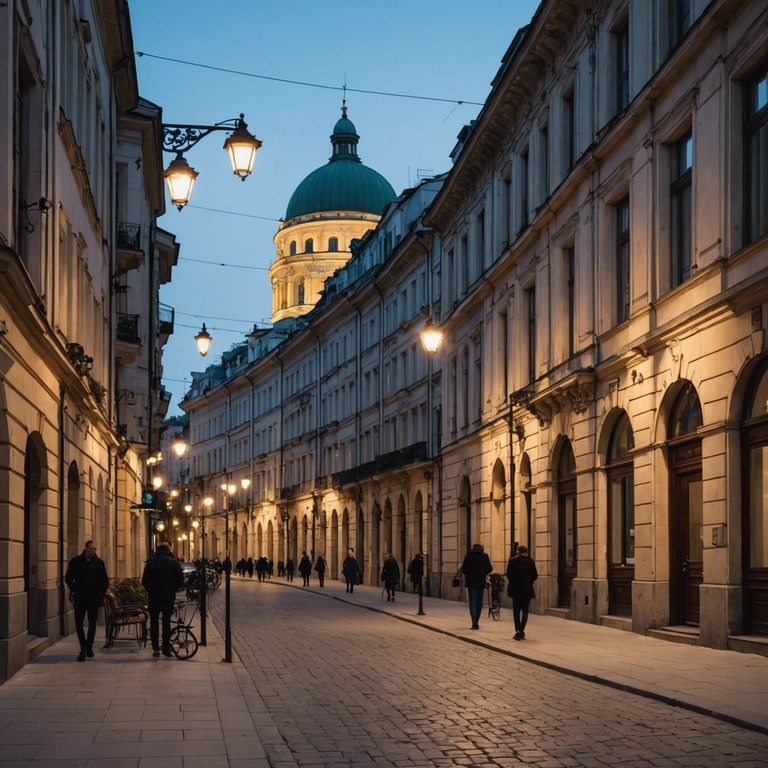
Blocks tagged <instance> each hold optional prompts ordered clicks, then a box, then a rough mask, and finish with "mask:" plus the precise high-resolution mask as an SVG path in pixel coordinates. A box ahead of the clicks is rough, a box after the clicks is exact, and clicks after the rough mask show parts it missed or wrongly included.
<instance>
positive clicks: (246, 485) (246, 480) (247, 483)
mask: <svg viewBox="0 0 768 768" xmlns="http://www.w3.org/2000/svg"><path fill="white" fill-rule="evenodd" d="M240 485H241V486H242V488H243V490H244V491H247V490H248V488H249V487H250V485H251V478H250V477H244V478H243V479H242V480H241V481H240Z"/></svg>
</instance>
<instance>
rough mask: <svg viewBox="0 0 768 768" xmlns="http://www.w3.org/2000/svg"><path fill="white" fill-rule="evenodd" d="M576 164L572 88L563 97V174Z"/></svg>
mask: <svg viewBox="0 0 768 768" xmlns="http://www.w3.org/2000/svg"><path fill="white" fill-rule="evenodd" d="M575 162H576V113H575V104H574V100H573V87H571V88H570V90H568V92H567V93H566V94H565V95H564V96H563V164H564V167H565V172H566V173H567V172H568V171H570V170H571V168H573V166H574V163H575Z"/></svg>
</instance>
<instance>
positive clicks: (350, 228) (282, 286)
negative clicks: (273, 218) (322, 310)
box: [269, 99, 396, 324]
mask: <svg viewBox="0 0 768 768" xmlns="http://www.w3.org/2000/svg"><path fill="white" fill-rule="evenodd" d="M341 114H342V116H341V118H340V119H339V120H338V122H337V123H336V125H335V127H334V129H333V133H332V134H331V147H332V153H331V158H330V159H329V160H328V162H327V164H326V165H323V166H321V167H320V168H317V169H316V170H314V171H312V173H310V174H309V176H307V177H306V178H305V179H304V181H302V182H301V184H299V186H298V187H297V188H296V191H295V192H294V193H293V195H291V199H290V201H289V202H288V208H287V210H286V212H285V219H283V220H281V222H280V228H279V229H278V231H277V234H276V235H275V237H274V242H275V245H276V246H277V258H276V260H275V262H274V263H273V264H272V266H271V267H270V268H269V279H270V281H271V282H272V323H273V324H274V323H276V322H278V321H280V320H284V319H286V318H291V317H301V315H305V314H306V313H307V312H309V311H310V310H311V309H312V308H313V307H314V306H315V304H316V303H317V301H318V300H319V298H320V291H322V289H323V284H324V283H325V280H326V278H327V277H329V276H330V275H332V274H333V273H334V272H335V271H336V270H337V269H339V268H340V267H342V266H344V264H346V262H347V260H348V259H349V257H350V255H351V251H350V243H351V242H352V240H355V239H357V238H360V237H362V236H363V235H364V234H365V233H366V232H367V231H368V230H370V229H373V228H375V226H376V224H377V223H378V221H379V219H380V218H381V214H382V213H383V212H384V209H385V208H386V207H387V205H388V204H389V203H390V202H392V201H393V200H394V199H395V197H396V195H395V191H394V189H393V188H392V185H391V184H390V183H389V182H388V181H387V180H386V179H385V178H384V177H383V176H382V175H381V174H380V173H377V172H376V171H374V170H373V169H372V168H368V167H367V166H365V165H363V163H362V161H361V160H360V157H359V156H358V154H357V142H358V141H359V139H360V137H359V136H358V135H357V131H356V129H355V125H354V123H353V122H352V121H351V120H350V119H349V118H348V117H347V106H346V99H345V100H344V105H343V106H342V108H341Z"/></svg>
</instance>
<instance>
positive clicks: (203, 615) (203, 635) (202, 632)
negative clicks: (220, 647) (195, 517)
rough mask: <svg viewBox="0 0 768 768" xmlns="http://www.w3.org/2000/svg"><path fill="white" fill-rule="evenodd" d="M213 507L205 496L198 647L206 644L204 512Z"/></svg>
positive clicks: (202, 519)
mask: <svg viewBox="0 0 768 768" xmlns="http://www.w3.org/2000/svg"><path fill="white" fill-rule="evenodd" d="M212 506H213V499H212V498H211V497H210V496H206V497H205V498H204V499H203V514H202V517H201V520H200V529H201V531H202V534H201V536H202V546H201V548H200V555H201V556H200V645H207V644H208V635H207V633H206V629H207V620H208V616H207V615H206V607H207V606H206V598H207V596H208V563H207V561H206V559H205V511H206V510H208V511H210V509H211V507H212Z"/></svg>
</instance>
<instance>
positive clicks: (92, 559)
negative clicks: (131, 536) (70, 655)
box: [64, 539, 109, 661]
mask: <svg viewBox="0 0 768 768" xmlns="http://www.w3.org/2000/svg"><path fill="white" fill-rule="evenodd" d="M64 581H65V582H66V584H67V586H68V587H69V589H70V591H71V592H72V601H73V603H74V606H75V631H76V632H77V639H78V640H79V641H80V653H79V654H78V657H77V660H78V661H85V657H86V656H87V657H88V658H93V641H94V638H95V637H96V623H97V622H98V620H99V608H100V607H101V606H102V605H103V604H104V595H105V594H106V593H107V588H108V587H109V577H108V576H107V569H106V566H105V565H104V561H103V560H102V559H101V558H100V557H98V556H97V555H96V545H95V544H94V543H93V541H91V540H90V539H89V540H88V541H86V542H85V548H84V549H83V551H82V552H81V553H80V554H79V555H75V557H73V558H72V559H71V560H70V561H69V565H68V566H67V572H66V574H65V575H64ZM86 616H87V617H88V636H87V637H86V635H85V629H84V622H85V617H86Z"/></svg>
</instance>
